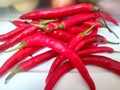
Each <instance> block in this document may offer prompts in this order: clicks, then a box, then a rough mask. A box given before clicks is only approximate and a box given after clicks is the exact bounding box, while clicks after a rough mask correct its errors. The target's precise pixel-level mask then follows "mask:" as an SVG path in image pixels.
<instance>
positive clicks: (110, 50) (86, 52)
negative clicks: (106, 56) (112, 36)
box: [78, 46, 114, 56]
mask: <svg viewBox="0 0 120 90" xmlns="http://www.w3.org/2000/svg"><path fill="white" fill-rule="evenodd" d="M100 52H104V53H113V52H114V50H113V48H111V47H107V46H100V47H93V48H90V49H86V50H85V49H84V50H80V51H78V55H80V56H84V55H89V54H94V53H100Z"/></svg>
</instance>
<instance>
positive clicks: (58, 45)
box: [20, 33, 95, 90]
mask: <svg viewBox="0 0 120 90" xmlns="http://www.w3.org/2000/svg"><path fill="white" fill-rule="evenodd" d="M33 45H42V46H47V47H49V48H52V49H53V50H55V51H57V52H58V53H60V54H62V55H64V56H65V57H66V58H68V59H69V60H70V62H71V63H72V64H73V65H74V66H75V67H76V68H77V70H78V71H79V73H81V75H82V76H83V78H84V79H85V80H86V82H87V83H88V85H89V87H90V89H91V90H95V85H94V82H93V80H92V79H91V77H90V75H89V73H88V71H87V69H86V68H85V66H84V64H83V62H82V61H81V59H80V57H78V55H77V54H76V53H75V52H74V51H73V50H71V49H70V48H69V47H67V46H66V45H65V43H63V42H62V41H59V40H57V39H55V38H52V37H49V36H46V35H44V34H42V33H36V34H34V35H32V36H28V37H27V38H25V39H24V40H23V41H22V43H21V45H20V47H23V46H33ZM71 55H72V56H71Z"/></svg>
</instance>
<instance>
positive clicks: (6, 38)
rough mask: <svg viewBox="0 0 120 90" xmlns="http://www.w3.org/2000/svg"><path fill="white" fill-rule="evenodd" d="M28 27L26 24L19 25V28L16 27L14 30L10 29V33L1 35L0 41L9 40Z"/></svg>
mask: <svg viewBox="0 0 120 90" xmlns="http://www.w3.org/2000/svg"><path fill="white" fill-rule="evenodd" d="M26 28H27V27H26V26H23V27H18V28H15V29H14V30H12V31H10V32H8V33H5V34H2V35H0V41H6V40H9V39H10V38H12V37H13V36H15V35H16V34H18V33H20V32H22V31H23V30H24V29H26Z"/></svg>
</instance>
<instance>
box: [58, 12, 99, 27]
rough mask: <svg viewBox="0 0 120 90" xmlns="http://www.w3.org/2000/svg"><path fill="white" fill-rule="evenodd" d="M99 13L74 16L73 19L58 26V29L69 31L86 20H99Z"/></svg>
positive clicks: (66, 20)
mask: <svg viewBox="0 0 120 90" xmlns="http://www.w3.org/2000/svg"><path fill="white" fill-rule="evenodd" d="M96 13H97V12H92V13H81V14H76V15H73V16H72V17H70V18H68V19H65V20H63V21H61V23H60V24H59V25H58V28H60V29H68V28H70V27H72V26H74V25H76V24H80V23H82V22H84V21H86V20H89V19H94V18H98V16H97V15H96Z"/></svg>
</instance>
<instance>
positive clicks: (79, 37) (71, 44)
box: [46, 34, 83, 82]
mask: <svg viewBox="0 0 120 90" xmlns="http://www.w3.org/2000/svg"><path fill="white" fill-rule="evenodd" d="M82 39H83V36H82V35H81V34H78V35H76V36H75V37H73V38H72V39H71V40H70V41H69V42H68V47H70V48H71V49H74V48H75V47H76V45H77V44H78V43H79V42H80V41H81V40H82ZM64 59H65V57H64V56H63V55H61V54H59V55H58V56H57V57H56V59H55V60H54V61H53V63H52V65H51V68H50V70H49V73H48V75H47V79H46V82H47V81H48V79H49V76H50V75H51V74H52V73H53V72H54V71H55V70H56V69H57V68H58V67H59V66H60V64H61V63H62V62H63V61H64Z"/></svg>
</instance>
